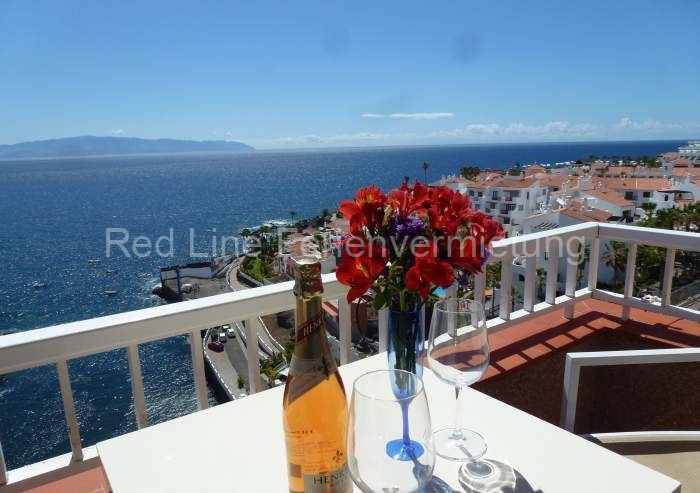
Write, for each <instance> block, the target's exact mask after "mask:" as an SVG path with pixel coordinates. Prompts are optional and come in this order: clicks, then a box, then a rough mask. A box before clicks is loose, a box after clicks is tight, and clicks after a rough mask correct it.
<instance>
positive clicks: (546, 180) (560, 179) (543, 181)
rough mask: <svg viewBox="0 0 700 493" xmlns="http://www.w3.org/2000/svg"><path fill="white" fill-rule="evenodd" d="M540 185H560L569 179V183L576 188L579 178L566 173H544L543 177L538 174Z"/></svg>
mask: <svg viewBox="0 0 700 493" xmlns="http://www.w3.org/2000/svg"><path fill="white" fill-rule="evenodd" d="M537 178H538V180H539V182H540V185H542V186H543V187H560V188H561V186H562V185H563V184H564V182H565V181H567V180H569V181H570V182H571V183H569V187H570V188H575V187H576V186H578V178H577V177H575V176H566V175H544V176H542V177H540V176H538V177H537Z"/></svg>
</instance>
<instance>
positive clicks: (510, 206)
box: [506, 204, 522, 211]
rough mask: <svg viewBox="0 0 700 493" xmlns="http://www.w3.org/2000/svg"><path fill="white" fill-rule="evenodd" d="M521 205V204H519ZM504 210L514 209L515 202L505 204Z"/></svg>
mask: <svg viewBox="0 0 700 493" xmlns="http://www.w3.org/2000/svg"><path fill="white" fill-rule="evenodd" d="M521 207H522V206H521ZM506 210H507V211H514V210H515V204H506Z"/></svg>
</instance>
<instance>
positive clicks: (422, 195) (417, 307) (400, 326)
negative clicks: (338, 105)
mask: <svg viewBox="0 0 700 493" xmlns="http://www.w3.org/2000/svg"><path fill="white" fill-rule="evenodd" d="M339 211H340V212H341V213H342V214H343V216H344V217H345V218H346V219H347V220H348V221H349V223H350V235H348V236H347V237H346V238H345V239H344V241H343V243H342V252H341V262H340V265H339V267H338V269H337V272H336V275H337V277H338V281H340V282H341V283H342V284H344V285H347V286H349V287H350V289H349V291H348V295H347V300H348V302H349V303H352V302H354V301H355V300H357V299H358V298H360V297H362V296H363V295H365V293H367V292H368V291H370V290H371V291H372V292H373V296H374V299H373V306H374V308H375V309H377V310H379V309H381V308H388V309H389V334H388V354H389V366H390V368H396V369H400V370H407V371H412V372H414V373H417V374H419V375H420V374H421V373H422V365H421V361H422V356H423V352H424V346H423V345H424V339H425V334H424V330H423V316H422V313H421V310H422V309H423V306H424V304H425V302H426V301H428V300H429V298H430V297H431V295H432V293H433V291H435V289H436V288H438V287H441V288H448V287H450V286H451V285H452V284H453V283H454V282H455V280H459V281H460V282H461V283H463V284H466V282H467V278H468V276H469V275H470V274H473V273H475V272H480V271H481V268H482V266H483V264H484V262H485V261H486V259H487V258H488V256H489V248H490V244H491V242H492V241H493V240H494V239H498V238H500V237H502V236H503V229H502V228H501V225H500V224H499V223H498V222H496V221H494V220H493V219H491V218H490V217H489V216H487V215H486V214H483V213H482V212H479V211H476V210H474V209H471V208H470V207H469V198H468V197H466V196H464V195H462V194H460V193H459V192H455V191H453V190H452V189H450V188H448V187H427V186H425V185H422V184H421V183H419V182H418V181H416V182H415V183H414V184H413V185H412V186H411V185H409V184H408V183H407V182H404V183H403V184H402V185H401V187H399V188H397V189H394V190H392V191H391V192H389V193H388V194H387V195H385V194H383V193H382V192H381V190H379V188H377V187H376V186H374V185H372V186H369V187H367V188H361V189H359V190H358V191H357V193H356V194H355V199H354V200H346V201H343V202H342V203H341V204H340V207H339Z"/></svg>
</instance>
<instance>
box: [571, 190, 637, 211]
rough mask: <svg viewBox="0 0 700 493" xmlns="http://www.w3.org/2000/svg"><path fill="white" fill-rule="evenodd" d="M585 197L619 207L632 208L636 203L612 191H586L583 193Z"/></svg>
mask: <svg viewBox="0 0 700 493" xmlns="http://www.w3.org/2000/svg"><path fill="white" fill-rule="evenodd" d="M581 193H582V194H584V195H590V196H591V197H595V198H597V199H601V200H604V201H606V202H608V203H610V204H613V205H617V206H620V207H631V206H633V205H634V202H632V201H630V200H627V199H626V198H624V197H623V196H622V195H620V194H619V193H617V192H614V191H612V190H606V189H602V190H595V189H591V190H585V191H583V192H581Z"/></svg>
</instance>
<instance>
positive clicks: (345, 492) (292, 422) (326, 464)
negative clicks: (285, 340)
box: [284, 257, 352, 493]
mask: <svg viewBox="0 0 700 493" xmlns="http://www.w3.org/2000/svg"><path fill="white" fill-rule="evenodd" d="M294 273H295V281H296V282H295V285H294V294H295V296H296V299H297V311H296V324H295V344H294V354H293V355H292V361H291V364H290V368H289V377H288V379H287V383H286V385H285V387H284V433H285V441H286V445H287V467H288V476H289V491H290V492H291V493H349V492H351V491H352V479H351V477H350V473H349V471H348V464H347V451H346V432H347V423H348V407H347V400H346V397H345V389H344V387H343V381H342V380H341V378H340V374H339V373H338V368H337V367H336V365H335V360H334V359H333V356H332V355H331V352H330V349H329V347H328V340H327V338H326V329H325V325H324V323H323V313H322V308H321V293H322V292H323V286H322V284H321V264H320V263H319V261H318V260H317V259H316V258H314V257H299V258H296V259H295V266H294Z"/></svg>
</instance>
